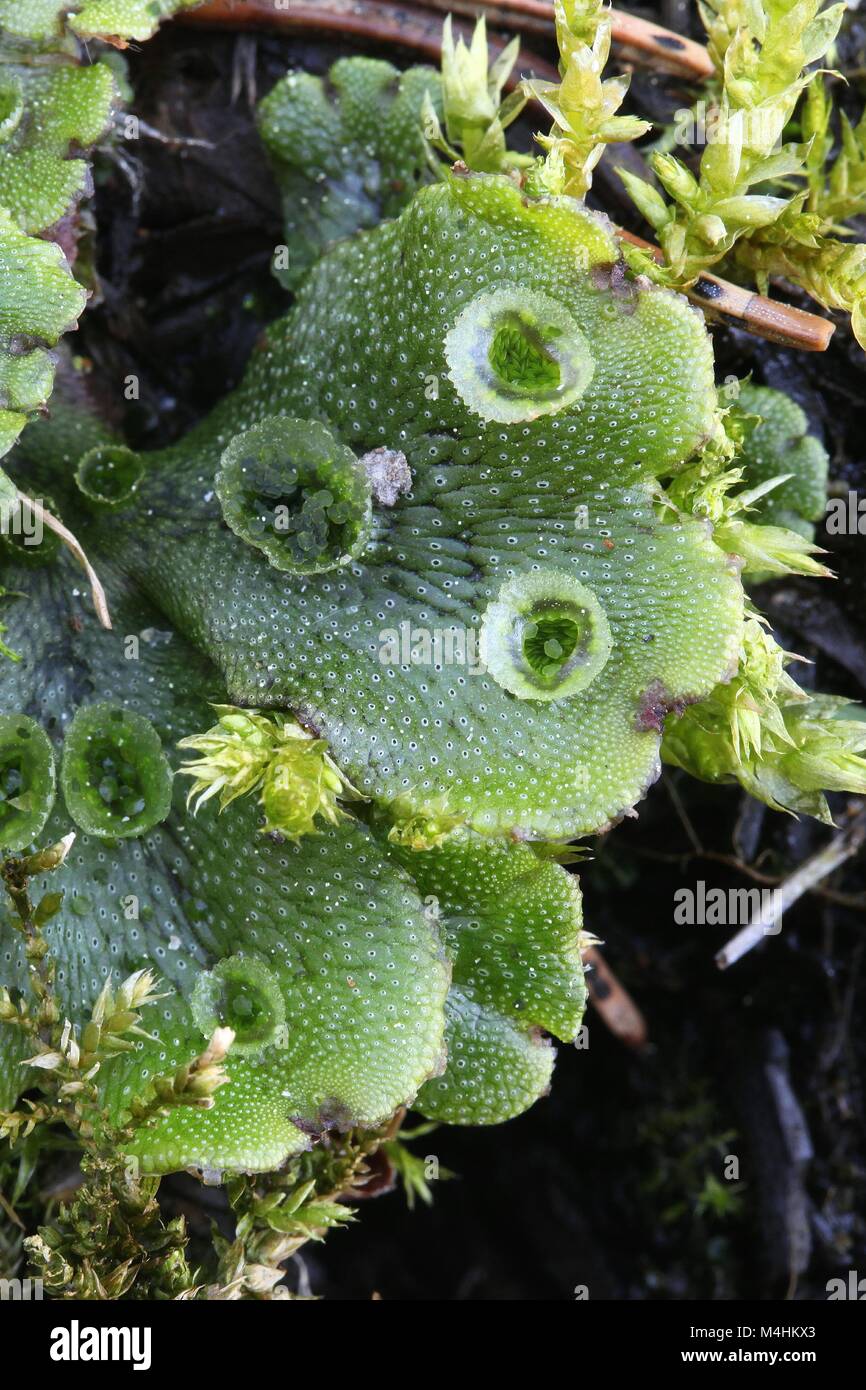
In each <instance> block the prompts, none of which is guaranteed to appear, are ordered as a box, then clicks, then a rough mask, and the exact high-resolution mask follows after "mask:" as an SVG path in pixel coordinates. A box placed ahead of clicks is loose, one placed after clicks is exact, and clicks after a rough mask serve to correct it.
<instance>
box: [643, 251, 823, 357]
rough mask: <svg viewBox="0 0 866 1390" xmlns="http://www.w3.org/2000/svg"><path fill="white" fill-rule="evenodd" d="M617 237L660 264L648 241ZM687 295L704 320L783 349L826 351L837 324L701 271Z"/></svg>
mask: <svg viewBox="0 0 866 1390" xmlns="http://www.w3.org/2000/svg"><path fill="white" fill-rule="evenodd" d="M616 234H617V236H618V237H619V239H620V241H628V242H630V243H631V245H632V246H640V247H641V249H642V250H644V251H649V252H650V253H651V255H652V256H653V257H654V258H655V259H656V260H657V261H659V262H662V261H663V260H664V252H663V251H661V250H660V249H659V247H658V246H654V245H653V243H652V242H651V241H644V239H643V237H639V236H635V235H634V233H633V232H626V231H623V230H622V228H620V227H618V228H617V229H616ZM686 293H687V294H688V297H689V299H690V300H691V302H692V303H693V304H697V305H698V307H699V308H700V309H703V311H704V313H705V314H706V316H707V318H709V319H716V318H725V319H737V320H738V321H739V323H740V324H741V326H742V327H743V328H745V329H747V330H748V332H749V333H752V334H754V336H755V337H756V338H766V339H767V340H768V341H769V342H771V343H782V344H783V345H784V346H785V347H793V348H801V349H802V350H803V351H804V352H826V351H827V348H828V346H829V344H830V339H831V338H832V336H833V334H834V333H835V332H836V325H835V324H834V323H831V322H830V321H829V319H823V318H821V316H820V315H819V314H810V313H807V312H806V310H805V309H795V308H794V306H793V305H791V304H783V303H782V302H781V301H780V300H777V299H768V298H767V297H766V296H765V295H763V294H757V293H756V292H755V291H754V290H747V289H744V288H743V286H742V285H733V284H731V282H730V281H729V280H722V279H721V278H720V277H719V276H718V275H711V274H710V272H709V271H704V272H703V274H702V275H701V276H700V277H699V278H698V279H697V280H696V281H695V283H694V285H692V287H691V289H689V290H687V291H686Z"/></svg>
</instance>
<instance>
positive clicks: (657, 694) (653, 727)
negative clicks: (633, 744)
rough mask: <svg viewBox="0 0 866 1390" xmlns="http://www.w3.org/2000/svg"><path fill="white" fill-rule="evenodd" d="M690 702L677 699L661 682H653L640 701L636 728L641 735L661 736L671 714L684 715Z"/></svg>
mask: <svg viewBox="0 0 866 1390" xmlns="http://www.w3.org/2000/svg"><path fill="white" fill-rule="evenodd" d="M689 703H690V701H689V700H685V699H682V698H680V699H675V698H674V696H673V695H671V694H670V692H669V691H668V690H666V689H665V687H664V685H663V684H662V682H661V681H653V683H652V685H649V686H647V688H646V690H645V691H644V693H643V694H642V695H641V697H640V699H639V700H638V708H637V718H636V719H635V727H636V728H637V729H639V730H640V732H641V733H650V732H654V733H657V734H660V733H661V732H662V729H663V728H664V726H665V719H666V718H667V716H668V715H669V714H682V712H683V710H684V709H685V708H686V705H688V704H689Z"/></svg>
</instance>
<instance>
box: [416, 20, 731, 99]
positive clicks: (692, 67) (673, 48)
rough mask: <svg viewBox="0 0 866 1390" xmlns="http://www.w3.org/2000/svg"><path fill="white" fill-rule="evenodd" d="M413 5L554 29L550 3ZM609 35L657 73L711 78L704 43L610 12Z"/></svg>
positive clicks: (523, 26)
mask: <svg viewBox="0 0 866 1390" xmlns="http://www.w3.org/2000/svg"><path fill="white" fill-rule="evenodd" d="M414 3H416V4H418V5H421V6H423V8H425V9H433V10H440V11H441V12H443V13H445V14H447V13H451V14H463V15H470V16H474V15H477V14H478V13H479V11H482V10H483V12H484V14H485V15H486V16H487V18H488V19H489V20H490V21H491V23H493V24H497V25H500V26H501V27H502V28H503V29H509V28H510V29H520V30H521V31H523V32H530V33H541V34H552V33H553V28H554V25H553V5H552V3H551V0H414ZM611 34H612V38H613V42H614V44H615V45H616V46H617V47H619V48H623V49H625V50H627V53H628V55H629V56H631V55H633V56H634V57H635V58H636V59H638V60H640V61H642V62H644V63H648V64H651V65H652V67H653V68H655V69H656V70H658V69H659V68H662V69H664V70H666V71H668V72H677V73H682V74H683V75H685V76H688V77H691V78H694V79H696V80H697V81H703V80H704V79H706V78H708V77H712V75H713V71H714V69H713V61H712V59H711V58H710V55H709V53H708V52H707V50H706V48H705V47H704V45H703V44H701V43H695V41H694V39H685V38H683V37H682V35H680V34H674V33H672V32H671V30H670V29H663V28H662V27H661V25H659V24H652V23H651V22H650V21H649V20H648V19H639V18H638V16H637V15H633V14H625V13H624V12H623V11H622V10H611Z"/></svg>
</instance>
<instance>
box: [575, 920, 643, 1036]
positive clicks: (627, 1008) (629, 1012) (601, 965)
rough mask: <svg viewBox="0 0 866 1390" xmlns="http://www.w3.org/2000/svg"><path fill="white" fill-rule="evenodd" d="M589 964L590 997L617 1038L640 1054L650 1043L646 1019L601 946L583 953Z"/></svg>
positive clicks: (587, 982) (585, 961)
mask: <svg viewBox="0 0 866 1390" xmlns="http://www.w3.org/2000/svg"><path fill="white" fill-rule="evenodd" d="M583 960H584V964H585V965H590V966H592V969H591V970H589V971H588V972H587V976H586V985H587V989H588V990H589V997H590V1000H591V1001H592V1003H593V1005H594V1007H595V1008H596V1009H597V1010H598V1012H599V1014H600V1015H601V1017H602V1019H603V1020H604V1022H605V1023H606V1024H607V1026H608V1028H609V1029H610V1031H611V1032H612V1033H613V1035H614V1037H617V1038H619V1039H620V1041H621V1042H624V1043H625V1044H626V1046H627V1047H631V1048H634V1050H635V1051H637V1052H639V1051H640V1050H641V1048H643V1047H645V1046H646V1043H647V1037H648V1032H647V1025H646V1019H645V1018H644V1016H643V1014H642V1013H641V1011H640V1009H639V1008H638V1006H637V1004H636V1003H635V1002H634V1000H633V999H632V997H631V995H630V994H629V992H628V990H627V989H625V988H624V987H623V986H622V985H621V984H620V982H619V980H618V979H617V978H616V975H615V974H614V973H613V971H612V970H611V968H610V966H609V965H608V963H607V961H606V960H605V958H604V956H603V955H602V954H601V952H600V951H599V949H598V947H597V946H590V947H589V948H588V950H586V951H584V953H583Z"/></svg>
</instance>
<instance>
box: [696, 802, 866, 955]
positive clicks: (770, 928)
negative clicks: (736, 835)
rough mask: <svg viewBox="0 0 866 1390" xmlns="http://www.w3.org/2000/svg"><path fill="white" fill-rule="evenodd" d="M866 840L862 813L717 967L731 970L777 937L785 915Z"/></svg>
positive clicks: (727, 948)
mask: <svg viewBox="0 0 866 1390" xmlns="http://www.w3.org/2000/svg"><path fill="white" fill-rule="evenodd" d="M864 841H866V811H861V812H860V813H859V815H856V816H855V817H854V818H853V819H852V820H851V822H850V823H849V824H848V825H847V826H846V827H845V828H844V829H843V830H841V831H840V833H839V834H838V835H836V836H835V837H834V838H833V839H832V840H831V841H830V843H829V845H825V847H824V849H822V850H819V851H818V853H817V854H813V855H812V857H811V859H807V860H806V862H805V864H801V865H800V867H799V869H795V870H794V872H793V873H792V874H791V875H790V876H789V877H788V878H786V879H784V880H783V882H782V883H781V884H780V886H779V887H778V888H777V889H775V890H774V892H773V902H772V904H771V905H770V906H768V907H766V908H762V909H761V911H760V912H759V913H758V915H757V917H756V918H755V920H754V921H753V922H750V923H749V925H748V926H746V927H743V928H742V930H741V931H738V932H737V934H736V936H733V937H731V940H730V941H728V942H726V943H725V945H724V946H723V947H722V949H721V951H719V952H718V954H717V955H716V965H717V966H718V967H719V969H720V970H727V969H728V967H729V966H731V965H734V964H735V962H736V961H738V960H741V959H742V957H743V956H744V955H746V953H747V952H748V951H751V950H752V948H753V947H754V946H757V945H758V944H759V943H760V942H761V941H763V940H764V938H765V937H766V936H768V935H771V936H777V935H778V933H779V930H780V928H781V920H780V919H781V916H782V913H783V912H786V911H787V910H788V908H789V907H792V906H793V904H794V903H795V902H797V900H798V899H799V898H802V896H803V894H804V893H807V892H808V891H809V889H810V888H813V887H814V886H815V884H816V883H820V882H821V881H822V880H823V879H825V878H827V876H828V875H829V874H831V873H832V872H833V870H834V869H838V868H839V865H840V864H844V863H845V860H846V859H851V858H852V857H853V856H854V855H855V854H858V853H859V851H860V850H861V849H862V847H863V844H864Z"/></svg>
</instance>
